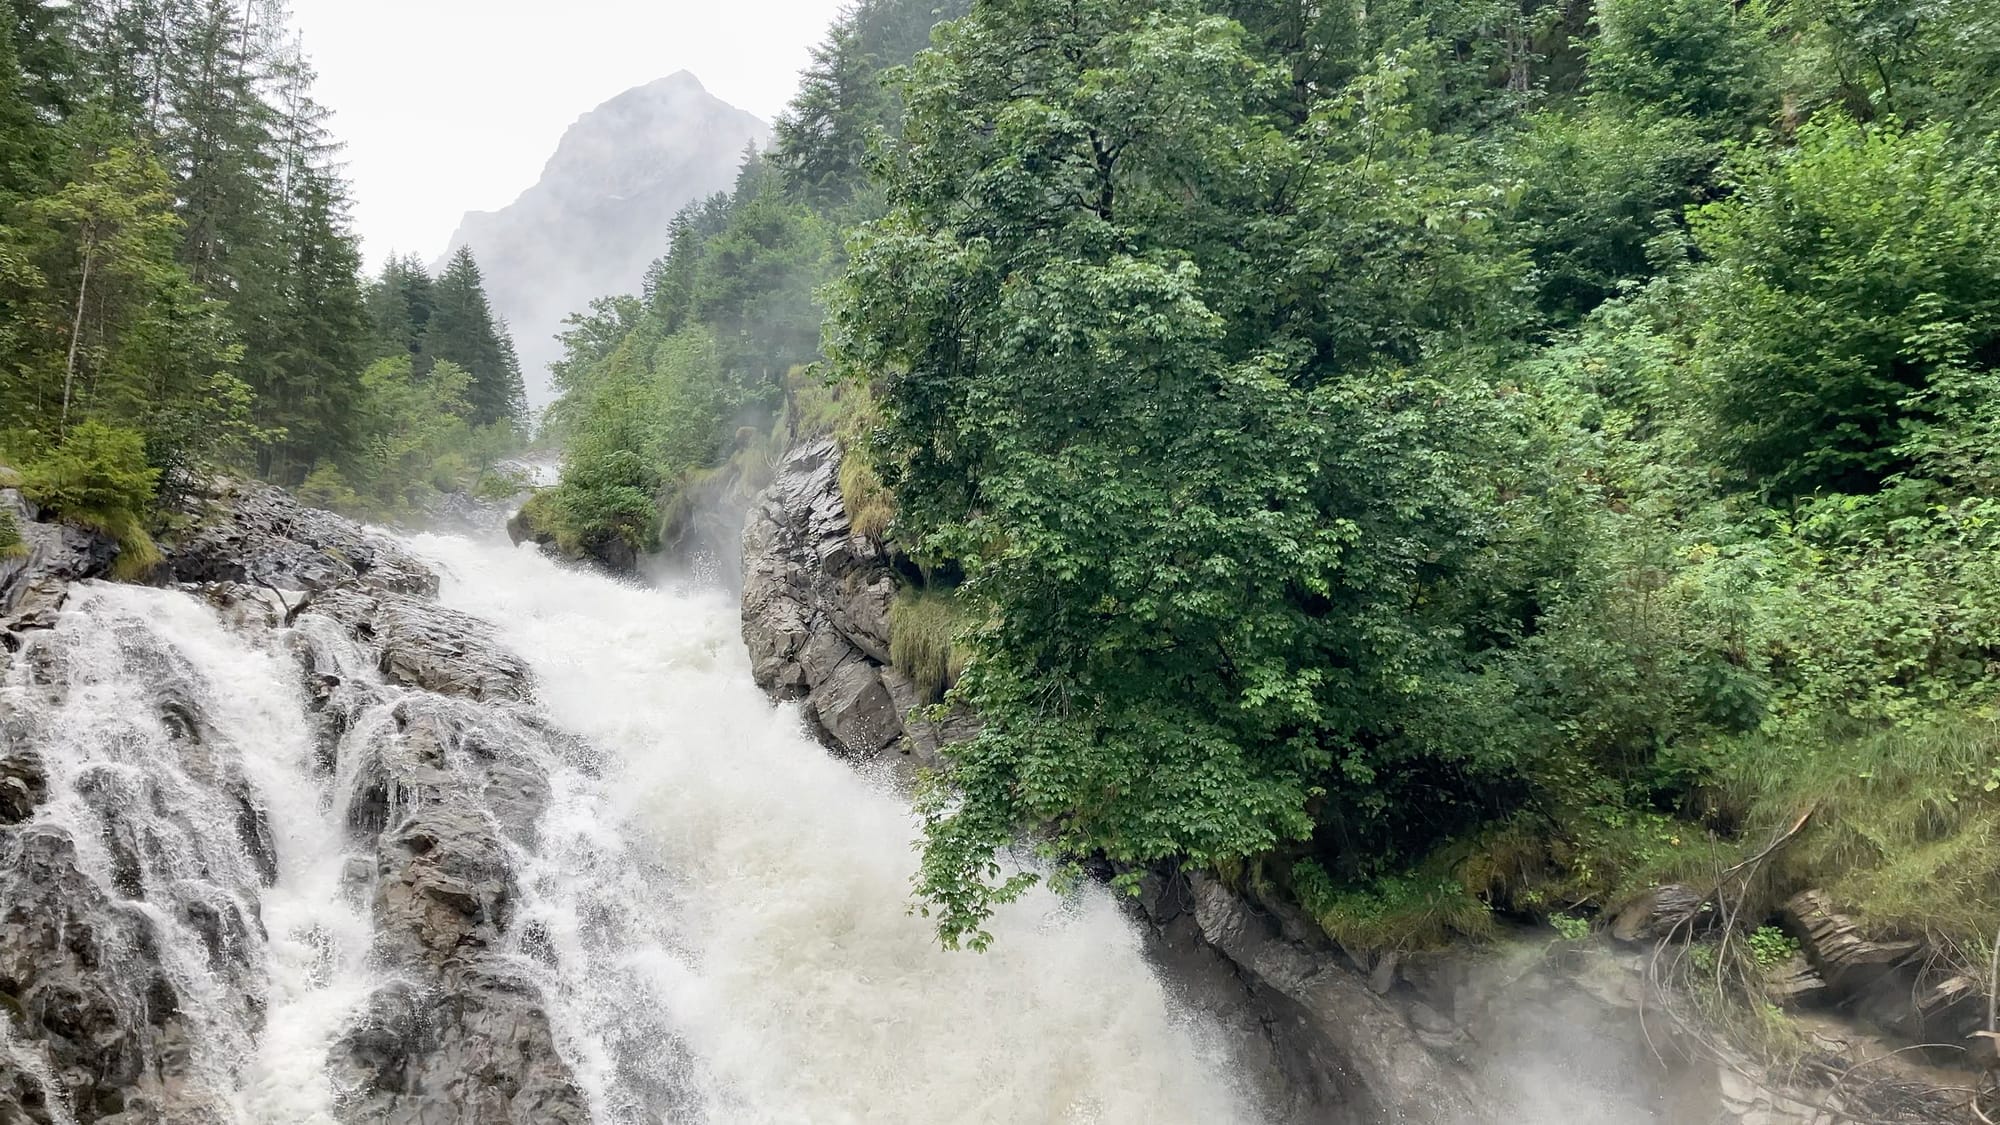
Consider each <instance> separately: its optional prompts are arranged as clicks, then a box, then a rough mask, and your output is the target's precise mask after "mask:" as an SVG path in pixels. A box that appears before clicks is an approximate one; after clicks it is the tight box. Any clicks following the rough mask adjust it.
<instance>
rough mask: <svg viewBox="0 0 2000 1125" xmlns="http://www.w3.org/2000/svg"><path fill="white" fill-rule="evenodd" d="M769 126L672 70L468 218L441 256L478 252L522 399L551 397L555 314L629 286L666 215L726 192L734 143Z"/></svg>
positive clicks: (735, 158) (658, 240)
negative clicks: (510, 195)
mask: <svg viewBox="0 0 2000 1125" xmlns="http://www.w3.org/2000/svg"><path fill="white" fill-rule="evenodd" d="M770 132H771V130H770V126H768V125H766V124H765V123H764V122H763V121H761V120H759V119H758V118H757V117H755V116H753V115H752V114H749V113H747V112H745V111H743V110H740V109H737V108H736V107H735V106H732V105H730V104H729V103H727V102H724V101H723V100H721V99H720V98H717V97H716V96H715V95H713V94H711V93H709V92H708V90H707V88H706V87H704V86H703V85H702V83H701V80H700V79H699V78H696V77H695V76H694V75H693V74H692V73H690V72H688V71H685V70H679V71H675V72H674V73H672V74H669V75H667V76H666V77H664V78H660V79H657V80H655V81H652V82H648V83H646V84H645V85H643V86H635V87H633V88H632V89H630V90H627V91H625V92H624V93H621V94H619V95H618V96H617V97H614V98H611V99H610V100H608V101H606V102H604V103H603V104H601V105H599V106H597V107H596V108H595V109H592V110H590V111H588V112H586V113H584V114H583V115H582V116H580V117H578V118H577V119H576V120H575V121H574V122H572V123H571V125H570V127H569V129H568V130H567V131H565V132H564V133H563V136H562V140H561V141H560V142H558V143H557V145H556V151H555V152H554V153H553V154H552V155H551V156H550V157H549V160H548V163H547V164H546V165H545V166H544V167H543V169H542V176H541V179H540V180H539V181H538V182H537V183H535V184H534V186H532V187H530V188H528V189H527V190H526V191H524V192H522V193H521V195H520V197H519V198H517V199H516V200H515V201H514V202H513V203H512V204H510V205H508V206H507V207H505V208H502V209H501V210H499V211H493V212H477V211H474V212H467V213H466V216H465V218H464V219H463V220H462V221H461V222H460V224H459V228H458V230H457V232H456V233H454V234H453V235H452V238H451V243H450V245H449V246H448V247H447V248H446V254H447V255H449V254H451V253H453V252H455V251H456V250H457V249H458V248H459V247H460V246H466V245H470V246H471V247H472V250H473V253H474V254H476V255H477V256H478V258H479V264H480V268H481V270H482V271H483V272H484V274H485V277H486V288H487V292H488V294H489V295H490V296H491V298H492V300H493V305H494V308H495V311H497V312H498V313H499V314H500V315H501V316H503V317H505V318H506V319H507V321H508V322H509V324H510V325H511V326H512V327H513V330H514V338H515V344H516V346H517V347H518V349H519V350H520V354H521V366H522V375H523V376H524V378H525V380H526V382H527V385H528V397H529V400H530V403H531V405H533V406H536V407H539V406H541V405H543V404H545V403H546V402H547V401H548V400H549V397H550V396H549V393H548V371H547V366H548V364H549V363H550V362H552V361H554V360H555V359H558V358H560V356H561V349H560V347H559V345H558V344H557V343H556V341H555V334H556V333H557V332H558V331H559V330H560V329H561V326H562V321H563V318H564V317H566V316H568V315H569V314H570V313H573V312H581V311H583V310H584V309H586V308H587V307H588V306H589V303H590V302H591V301H592V300H594V299H596V298H598V297H603V296H609V295H612V294H616V293H630V292H636V291H637V290H638V288H639V285H640V282H641V280H642V279H643V277H644V275H645V271H646V267H647V266H648V265H650V264H652V261H653V259H655V258H657V257H659V256H660V255H661V254H662V253H664V252H665V251H666V246H667V225H668V223H669V222H670V221H671V220H672V219H673V216H674V213H675V212H676V211H678V210H680V209H681V208H682V207H683V206H685V205H686V204H688V203H691V202H693V201H694V200H697V199H701V198H704V197H706V196H708V195H711V194H713V193H715V192H718V191H724V190H727V189H728V187H729V186H730V184H732V183H733V182H734V181H735V178H736V171H737V166H738V164H739V163H740V162H741V160H742V156H743V149H744V147H745V146H746V145H751V144H755V145H759V146H761V145H762V144H763V143H764V142H765V140H766V139H768V138H769V137H770Z"/></svg>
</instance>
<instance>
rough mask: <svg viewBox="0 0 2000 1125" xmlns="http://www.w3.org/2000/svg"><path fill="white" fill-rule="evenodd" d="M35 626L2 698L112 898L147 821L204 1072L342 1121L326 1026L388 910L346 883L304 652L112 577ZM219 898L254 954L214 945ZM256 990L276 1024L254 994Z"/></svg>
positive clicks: (175, 966) (237, 1102)
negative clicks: (51, 699) (247, 800)
mask: <svg viewBox="0 0 2000 1125" xmlns="http://www.w3.org/2000/svg"><path fill="white" fill-rule="evenodd" d="M30 644H31V646H33V648H32V649H31V651H30V653H27V654H24V655H23V656H22V657H21V658H19V659H17V660H16V661H15V662H14V663H13V665H12V667H11V668H10V670H9V674H8V677H7V681H6V684H5V687H4V690H0V710H5V711H9V712H13V713H16V714H19V715H21V716H23V718H24V719H26V720H27V721H28V722H29V723H30V724H31V726H30V731H29V733H28V735H27V737H26V739H25V741H27V742H29V743H30V744H32V745H34V746H35V748H36V749H38V750H39V751H40V752H41V754H42V757H43V758H44V760H45V761H46V763H47V769H48V775H49V777H48V780H49V788H50V800H49V801H48V803H47V804H46V805H44V806H43V807H42V808H41V809H40V810H39V812H38V815H37V817H36V823H37V824H40V825H47V826H53V827H58V828H61V829H63V830H65V831H67V833H68V835H69V836H70V838H71V839H73V840H74V841H75V842H76V845H77V854H78V863H79V867H80V869H81V870H82V871H83V873H84V874H85V875H86V876H88V877H89V878H90V879H91V880H92V882H94V883H96V884H97V885H98V886H99V887H100V888H102V889H103V890H104V891H105V893H106V895H107V897H109V898H111V899H113V900H117V899H119V898H122V897H123V895H122V894H121V893H120V892H119V890H118V889H117V887H118V883H119V880H118V879H117V878H116V877H115V875H114V871H115V869H116V866H117V859H116V858H115V857H114V851H115V849H116V848H117V847H118V846H120V845H121V844H122V843H123V842H124V841H131V843H129V844H124V845H123V846H125V847H128V848H129V854H131V855H133V856H135V857H136V859H137V866H138V868H139V871H140V879H139V881H140V884H141V887H142V890H143V894H144V896H145V901H144V902H143V903H139V904H137V908H138V909H140V910H142V911H144V912H145V914H146V915H147V917H148V919H149V921H150V923H151V925H152V927H153V929H154V931H155V933H156V934H157V935H158V939H159V947H160V949H161V953H162V956H161V960H162V962H163V963H164V964H165V966H166V967H167V970H168V976H169V978H170V979H171V980H172V982H173V984H174V986H175V991H176V992H177V993H179V995H180V997H181V1006H182V1009H183V1012H184V1017H185V1019H186V1021H187V1023H188V1024H189V1025H190V1035H189V1039H190V1042H191V1044H192V1048H193V1050H194V1052H195V1058H194V1061H193V1065H192V1068H191V1069H192V1072H193V1073H192V1075H191V1078H192V1081H193V1082H194V1084H196V1085H197V1086H199V1087H204V1088H206V1089H208V1090H209V1091H211V1092H212V1094H213V1095H214V1096H215V1097H216V1098H217V1099H218V1101H219V1102H221V1103H224V1104H230V1105H233V1106H234V1108H235V1109H236V1110H237V1112H238V1114H239V1117H240V1119H241V1120H243V1121H245V1122H256V1123H258V1125H263V1123H267V1122H268V1123H271V1125H279V1123H285V1125H318V1123H320V1122H331V1121H332V1118H331V1116H330V1115H329V1114H330V1110H331V1106H332V1101H331V1095H332V1092H331V1090H330V1088H329V1086H328V1083H327V1080H326V1076H325V1066H324V1060H325V1058H326V1044H327V1042H329V1041H330V1039H331V1037H332V1035H333V1033H334V1032H335V1031H336V1030H337V1029H338V1027H339V1026H340V1024H341V1022H342V1021H343V1020H344V1019H345V1017H346V1014H347V1013H348V1011H350V1010H351V1009H352V1007H353V1005H354V1004H356V1003H358V1002H359V1001H360V999H361V998H362V997H363V996H365V995H366V994H367V991H368V988H369V986H370V984H371V983H372V982H371V980H370V977H369V974H368V973H367V971H366V968H365V963H366V956H367V953H368V949H369V944H370V927H369V922H368V920H367V918H366V916H365V915H364V914H363V913H362V912H359V911H357V910H356V909H355V908H354V907H352V906H350V905H348V904H347V903H345V902H343V901H342V900H341V898H340V896H339V894H338V891H337V885H338V875H339V869H340V863H341V843H340V839H341V834H340V832H339V830H338V828H337V827H336V826H335V824H334V822H333V820H332V819H331V817H330V816H329V815H328V814H327V812H326V811H324V808H323V804H324V802H323V800H322V795H321V792H320V789H319V787H318V786H317V785H316V784H315V783H314V781H313V779H312V777H311V774H310V753H311V738H310V735H309V731H308V729H307V726H306V724H305V718H304V712H303V704H302V701H301V699H300V692H299V687H298V673H297V671H296V669H295V667H294V665H293V664H292V661H291V658H290V656H289V655H287V654H285V653H283V652H282V651H277V650H276V649H275V648H272V647H259V646H255V645H252V644H250V643H248V642H247V641H246V639H245V637H244V635H243V634H240V633H236V632H232V631H230V630H229V629H226V628H225V627H224V626H223V624H222V622H221V621H220V620H219V619H218V618H217V616H216V614H215V613H214V612H213V611H212V610H210V609H209V608H208V607H207V606H205V605H203V604H202V603H201V602H199V601H197V600H196V599H195V598H193V597H191V596H189V595H186V594H182V593H176V592H169V591H162V590H148V589H140V588H135V587H127V586H103V585H96V584H92V585H89V586H85V587H80V588H79V589H78V590H77V591H76V592H75V593H74V594H73V596H72V599H71V602H70V605H69V607H68V609H67V611H66V612H65V614H64V616H63V619H62V621H61V623H60V626H59V628H58V629H57V630H56V631H55V632H54V633H53V634H52V635H48V636H39V637H32V638H31V640H30ZM35 653H39V654H42V655H40V656H39V657H36V656H34V655H33V654H35ZM38 669H46V671H43V672H41V673H40V674H41V675H44V676H46V678H47V679H48V680H49V681H52V682H53V683H54V684H57V685H60V687H61V690H62V693H63V699H62V700H61V702H60V703H59V704H58V705H56V706H55V707H53V708H48V707H45V706H44V705H43V704H42V703H41V702H40V701H39V697H40V696H41V694H42V685H41V684H39V683H38V682H37V675H38ZM170 703H180V704H185V705H186V707H185V712H184V713H187V714H193V715H196V716H198V717H199V727H200V731H199V733H198V734H197V735H196V736H194V737H192V738H191V737H189V736H188V735H187V733H186V732H185V731H182V730H177V729H176V727H175V725H174V723H173V722H171V721H169V717H168V715H167V705H168V704H170ZM239 770H240V774H239ZM246 781H247V783H248V791H249V792H250V793H251V794H253V795H254V798H255V800H256V802H257V804H259V805H260V806H261V807H262V809H263V810H264V813H265V820H266V822H267V826H268V828H269V831H270V833H271V837H272V841H273V843H274V844H275V851H276V856H277V868H278V870H277V877H276V879H275V880H274V881H273V883H272V884H271V885H270V886H268V887H263V886H261V882H262V880H261V878H260V875H259V873H258V871H257V870H256V867H255V864H254V862H253V861H252V859H251V858H250V855H249V853H248V851H247V849H245V848H244V847H243V846H242V843H241V841H240V837H239V834H238V831H237V825H236V815H237V810H236V809H234V808H231V807H229V806H228V804H226V803H224V802H223V801H222V800H221V799H219V798H220V794H221V793H223V792H225V791H228V790H230V789H231V788H232V787H236V788H237V789H238V790H239V791H240V787H241V783H242V782H246ZM93 794H102V795H105V796H100V797H96V798H93V796H92V795H93ZM107 798H108V799H107ZM127 881H128V883H129V877H128V880H127ZM204 905H220V906H223V907H234V908H235V910H236V911H237V912H239V913H240V915H241V916H242V917H243V918H245V919H247V920H248V927H249V932H248V933H247V934H245V935H241V936H240V937H239V938H238V939H237V940H239V941H242V942H247V943H249V944H250V945H251V946H252V947H251V948H249V949H237V950H236V952H237V953H239V954H240V955H241V956H242V958H243V961H244V962H245V963H246V964H245V965H244V966H242V967H240V968H239V967H231V966H225V967H218V966H216V965H214V964H211V963H209V957H208V954H207V952H206V950H205V946H204V945H203V942H202V939H201V937H200V936H199V935H198V934H197V932H196V931H195V930H194V929H193V928H191V926H190V924H189V920H188V917H187V911H188V910H189V909H190V908H191V907H198V906H204ZM259 915H261V920H262V926H263V929H264V931H265V933H266V934H267V935H268V937H267V940H265V941H263V942H258V941H257V938H256V933H255V929H256V925H257V923H256V920H255V919H256V918H257V917H258V916H259ZM234 945H235V942H232V947H234ZM258 998H260V999H261V1000H262V1001H263V1002H264V1003H265V1004H267V1009H266V1018H265V1020H264V1033H263V1034H262V1035H261V1036H259V1035H257V1034H256V1032H255V1029H254V1020H253V1019H252V1018H251V1017H250V1016H249V1015H248V1013H247V1011H246V1001H248V1000H252V999H258ZM19 1050H20V1048H19V1045H16V1047H15V1051H16V1052H17V1053H18V1052H19ZM21 1061H22V1062H24V1063H28V1065H29V1066H30V1069H34V1064H32V1063H31V1062H29V1060H26V1059H23V1060H21Z"/></svg>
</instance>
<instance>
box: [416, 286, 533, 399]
mask: <svg viewBox="0 0 2000 1125" xmlns="http://www.w3.org/2000/svg"><path fill="white" fill-rule="evenodd" d="M423 339H424V351H425V353H426V354H428V355H429V356H430V358H431V359H432V360H433V361H434V362H435V361H439V360H448V361H450V362H452V363H455V364H457V365H458V366H460V367H462V368H464V369H465V371H466V372H467V373H468V374H469V375H470V376H471V378H472V384H471V386H470V387H468V388H467V390H466V402H467V405H468V408H469V409H470V411H471V414H470V416H469V417H470V420H471V422H472V423H473V424H474V425H477V426H488V425H492V424H494V423H496V422H513V423H519V422H521V421H522V420H523V419H522V409H523V407H522V402H523V398H524V395H523V391H522V386H521V365H520V361H519V360H518V359H515V358H513V345H512V342H511V341H509V342H508V343H507V344H505V345H503V344H502V343H501V339H502V329H501V328H500V326H499V324H498V322H497V321H496V320H495V319H494V316H493V308H492V305H491V304H490V303H489V302H488V301H487V299H486V287H485V282H484V280H483V279H482V278H481V276H480V273H479V262H478V260H477V259H475V258H474V257H473V254H472V248H471V247H469V246H461V247H459V248H458V251H457V252H456V253H454V254H453V255H452V256H451V262H450V264H449V265H447V266H446V267H445V271H444V275H443V276H442V277H440V278H438V280H437V290H436V308H435V311H434V312H433V313H432V314H431V318H430V323H429V324H428V325H427V326H426V328H425V330H424V337H423Z"/></svg>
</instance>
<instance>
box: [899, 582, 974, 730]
mask: <svg viewBox="0 0 2000 1125" xmlns="http://www.w3.org/2000/svg"><path fill="white" fill-rule="evenodd" d="M966 624H967V621H966V617H965V613H964V611H963V610H961V609H960V608H959V604H958V599H957V598H956V597H954V596H953V594H952V592H951V590H950V588H949V587H937V586H926V587H920V588H917V589H911V590H905V591H903V592H902V593H901V594H900V595H898V596H897V598H896V601H895V604H893V605H892V606H890V609H889V659H890V660H891V661H893V662H894V663H895V665H896V667H897V668H900V669H902V671H903V674H904V675H907V676H908V677H910V679H911V681H912V682H914V683H915V684H916V686H917V694H918V695H919V696H921V697H923V699H925V700H926V701H928V702H935V701H937V700H938V699H940V698H942V693H943V692H944V690H945V689H946V688H949V687H950V686H951V685H953V684H954V683H956V682H957V681H958V677H959V675H960V674H961V673H963V672H964V671H965V665H966V663H967V659H968V657H967V653H966V651H965V649H964V647H963V646H962V645H961V644H959V642H958V639H957V638H958V635H959V634H960V633H961V632H963V631H964V629H965V627H966Z"/></svg>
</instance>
